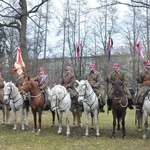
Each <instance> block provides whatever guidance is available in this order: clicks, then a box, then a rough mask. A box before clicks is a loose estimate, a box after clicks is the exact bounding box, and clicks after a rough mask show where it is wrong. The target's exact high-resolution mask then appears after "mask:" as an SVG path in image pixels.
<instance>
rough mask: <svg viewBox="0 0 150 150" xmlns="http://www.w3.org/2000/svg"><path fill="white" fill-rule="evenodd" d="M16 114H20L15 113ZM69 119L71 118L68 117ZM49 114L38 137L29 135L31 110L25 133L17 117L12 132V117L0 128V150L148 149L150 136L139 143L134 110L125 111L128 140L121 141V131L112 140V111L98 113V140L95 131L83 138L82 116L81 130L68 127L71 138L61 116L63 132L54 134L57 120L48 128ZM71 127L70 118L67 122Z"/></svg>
mask: <svg viewBox="0 0 150 150" xmlns="http://www.w3.org/2000/svg"><path fill="white" fill-rule="evenodd" d="M1 114H2V113H0V117H1ZM18 115H19V112H18ZM71 116H72V115H71ZM51 118H52V117H51V113H50V112H44V113H43V115H42V133H41V135H39V136H37V135H36V133H32V128H33V118H32V113H31V111H30V117H29V126H28V130H26V131H21V130H20V129H21V124H20V118H19V117H18V129H17V131H13V130H12V128H13V123H12V121H13V118H12V119H11V124H10V125H0V150H30V149H31V150H49V149H50V150H97V149H100V150H126V149H130V150H135V149H136V150H149V143H150V133H149V132H148V133H147V136H148V137H147V139H146V140H142V139H141V137H142V132H138V131H137V130H136V126H135V110H127V115H126V133H127V139H125V140H124V139H122V133H121V131H117V132H116V138H115V139H114V140H112V139H111V138H110V137H111V131H112V114H111V112H110V113H109V114H108V115H107V113H100V114H99V127H100V137H99V138H96V136H95V129H90V130H89V137H85V136H84V134H85V116H84V114H83V116H82V125H83V126H82V127H73V126H71V135H70V137H69V138H67V137H66V136H65V132H66V126H65V125H66V124H65V114H64V115H63V118H64V119H63V132H62V135H57V130H58V121H57V120H56V125H55V127H50V125H51ZM70 123H71V125H72V117H71V121H70Z"/></svg>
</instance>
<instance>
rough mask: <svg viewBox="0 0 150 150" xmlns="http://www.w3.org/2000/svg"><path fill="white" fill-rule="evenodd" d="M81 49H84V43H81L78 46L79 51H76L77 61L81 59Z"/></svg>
mask: <svg viewBox="0 0 150 150" xmlns="http://www.w3.org/2000/svg"><path fill="white" fill-rule="evenodd" d="M81 47H82V43H79V44H78V45H77V49H76V58H77V59H79V57H80V52H81Z"/></svg>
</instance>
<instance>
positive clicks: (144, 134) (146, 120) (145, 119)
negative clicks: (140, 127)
mask: <svg viewBox="0 0 150 150" xmlns="http://www.w3.org/2000/svg"><path fill="white" fill-rule="evenodd" d="M147 127H148V114H147V112H144V131H143V135H142V139H143V140H145V139H146V138H147V135H146V131H147Z"/></svg>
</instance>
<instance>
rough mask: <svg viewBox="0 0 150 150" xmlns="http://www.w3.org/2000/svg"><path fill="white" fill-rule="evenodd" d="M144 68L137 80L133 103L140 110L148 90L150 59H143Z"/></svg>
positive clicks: (149, 84) (149, 85) (149, 87)
mask: <svg viewBox="0 0 150 150" xmlns="http://www.w3.org/2000/svg"><path fill="white" fill-rule="evenodd" d="M143 65H144V70H143V71H141V72H140V74H139V77H138V79H137V82H138V83H139V84H141V85H140V87H139V89H138V92H137V94H136V97H135V101H134V103H135V105H136V109H137V110H141V108H142V105H143V101H144V98H145V96H146V95H147V94H148V92H149V91H150V61H149V60H147V61H144V62H143Z"/></svg>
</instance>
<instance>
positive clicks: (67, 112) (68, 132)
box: [66, 109, 70, 136]
mask: <svg viewBox="0 0 150 150" xmlns="http://www.w3.org/2000/svg"><path fill="white" fill-rule="evenodd" d="M66 124H67V132H66V135H67V136H69V135H70V110H69V109H68V110H66Z"/></svg>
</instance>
